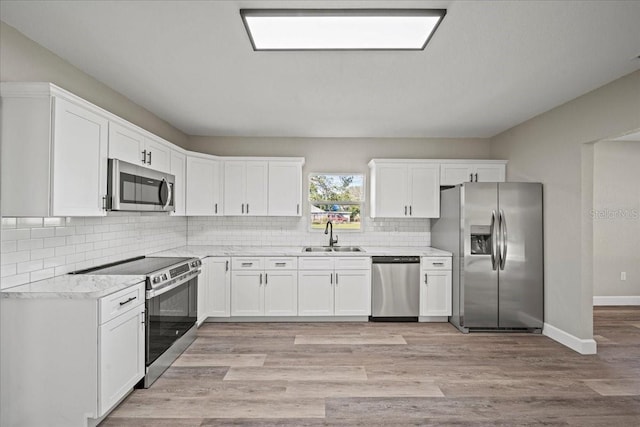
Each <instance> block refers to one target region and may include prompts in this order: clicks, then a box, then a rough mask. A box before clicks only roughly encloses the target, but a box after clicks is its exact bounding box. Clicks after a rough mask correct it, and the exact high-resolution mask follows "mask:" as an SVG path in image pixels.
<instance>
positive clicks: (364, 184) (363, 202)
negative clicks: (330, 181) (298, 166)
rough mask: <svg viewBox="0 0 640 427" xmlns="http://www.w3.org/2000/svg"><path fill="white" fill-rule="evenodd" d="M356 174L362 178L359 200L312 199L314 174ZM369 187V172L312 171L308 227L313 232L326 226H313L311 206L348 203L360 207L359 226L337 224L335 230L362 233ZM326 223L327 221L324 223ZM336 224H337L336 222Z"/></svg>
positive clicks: (308, 186)
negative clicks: (354, 227) (351, 227)
mask: <svg viewBox="0 0 640 427" xmlns="http://www.w3.org/2000/svg"><path fill="white" fill-rule="evenodd" d="M323 175H324V176H327V175H328V176H354V177H361V178H362V191H361V199H360V200H359V201H351V200H311V177H313V176H323ZM366 189H367V174H366V173H363V172H310V173H309V174H308V176H307V202H308V203H309V219H308V228H309V231H311V232H324V229H325V226H324V225H323V226H322V227H321V228H314V227H313V212H312V210H311V207H312V206H314V205H323V204H324V205H348V206H359V207H360V221H358V223H359V227H358V228H357V229H346V228H340V227H339V226H336V228H334V232H337V231H340V232H341V233H342V232H347V233H362V232H363V231H364V227H363V223H364V221H365V215H364V209H365V206H366V193H367V191H366ZM323 224H326V223H323ZM334 226H335V224H334Z"/></svg>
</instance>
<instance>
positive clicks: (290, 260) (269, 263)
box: [264, 257, 298, 270]
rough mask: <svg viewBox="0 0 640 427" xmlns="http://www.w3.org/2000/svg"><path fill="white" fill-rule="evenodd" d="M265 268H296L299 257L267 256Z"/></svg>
mask: <svg viewBox="0 0 640 427" xmlns="http://www.w3.org/2000/svg"><path fill="white" fill-rule="evenodd" d="M264 268H265V270H295V269H297V268H298V259H297V258H295V257H286V258H284V257H283V258H266V259H265V266H264Z"/></svg>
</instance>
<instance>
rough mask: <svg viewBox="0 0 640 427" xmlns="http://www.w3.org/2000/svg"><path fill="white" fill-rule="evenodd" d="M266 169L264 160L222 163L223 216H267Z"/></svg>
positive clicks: (226, 161) (266, 164) (227, 161)
mask: <svg viewBox="0 0 640 427" xmlns="http://www.w3.org/2000/svg"><path fill="white" fill-rule="evenodd" d="M268 167H269V163H268V162H267V161H264V160H225V161H224V214H225V215H231V216H234V215H252V216H264V215H267V197H268V196H267V192H268V179H269V177H268Z"/></svg>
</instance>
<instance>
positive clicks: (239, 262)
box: [231, 257, 264, 271]
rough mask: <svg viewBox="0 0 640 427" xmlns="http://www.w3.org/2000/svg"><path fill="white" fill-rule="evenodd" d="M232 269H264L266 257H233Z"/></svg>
mask: <svg viewBox="0 0 640 427" xmlns="http://www.w3.org/2000/svg"><path fill="white" fill-rule="evenodd" d="M231 269H232V270H235V271H238V270H264V258H262V257H252V258H244V257H243V258H236V257H234V258H231Z"/></svg>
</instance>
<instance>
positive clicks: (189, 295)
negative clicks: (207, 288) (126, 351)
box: [146, 278, 198, 365]
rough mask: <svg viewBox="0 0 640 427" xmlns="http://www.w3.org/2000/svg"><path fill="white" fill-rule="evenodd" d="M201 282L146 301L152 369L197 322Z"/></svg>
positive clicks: (196, 281) (183, 285) (186, 284)
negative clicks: (155, 362) (156, 361)
mask: <svg viewBox="0 0 640 427" xmlns="http://www.w3.org/2000/svg"><path fill="white" fill-rule="evenodd" d="M197 292H198V279H197V278H193V279H191V280H189V281H187V282H185V283H183V284H182V285H180V286H178V287H177V288H175V289H172V290H170V291H169V292H165V293H164V294H161V295H158V296H156V297H153V298H151V299H149V300H148V301H147V355H146V356H147V357H146V359H147V360H146V363H147V365H150V364H151V363H153V362H154V361H155V360H156V359H157V358H158V357H159V356H160V355H162V353H164V352H165V351H166V350H167V349H168V348H169V347H171V345H172V344H173V343H174V342H175V341H176V340H177V339H178V338H180V337H181V336H183V335H184V334H185V333H186V332H187V331H188V330H189V329H190V328H191V327H192V326H193V325H195V323H196V320H197V310H195V309H194V307H197V298H198V297H197V295H198V294H197Z"/></svg>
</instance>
